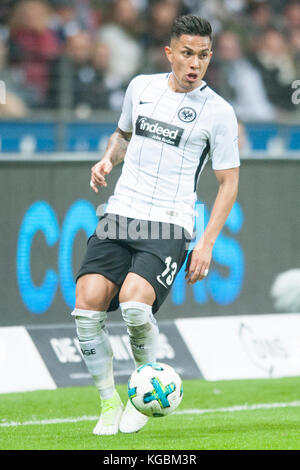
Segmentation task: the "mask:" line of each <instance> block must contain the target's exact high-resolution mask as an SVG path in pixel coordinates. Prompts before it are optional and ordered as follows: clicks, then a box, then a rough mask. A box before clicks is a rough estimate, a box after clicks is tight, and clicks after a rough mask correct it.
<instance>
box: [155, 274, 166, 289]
mask: <svg viewBox="0 0 300 470" xmlns="http://www.w3.org/2000/svg"><path fill="white" fill-rule="evenodd" d="M156 279H157V280H158V282H159V283H160V284H161V285H162V286H164V287H165V288H166V289H168V286H166V284H165V283H164V282H163V281H162V280H161V278H160V276H156Z"/></svg>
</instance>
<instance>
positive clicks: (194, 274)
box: [185, 246, 212, 284]
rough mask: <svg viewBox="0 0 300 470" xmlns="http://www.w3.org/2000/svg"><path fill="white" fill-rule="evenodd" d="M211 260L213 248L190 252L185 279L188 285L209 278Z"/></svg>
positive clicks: (197, 249)
mask: <svg viewBox="0 0 300 470" xmlns="http://www.w3.org/2000/svg"><path fill="white" fill-rule="evenodd" d="M211 258H212V248H207V247H204V246H203V247H202V248H194V249H193V251H191V252H190V254H189V256H188V260H187V263H186V268H185V272H186V275H185V279H186V280H187V282H188V284H195V282H197V281H202V279H204V278H205V277H206V276H207V274H208V271H209V266H210V263H211Z"/></svg>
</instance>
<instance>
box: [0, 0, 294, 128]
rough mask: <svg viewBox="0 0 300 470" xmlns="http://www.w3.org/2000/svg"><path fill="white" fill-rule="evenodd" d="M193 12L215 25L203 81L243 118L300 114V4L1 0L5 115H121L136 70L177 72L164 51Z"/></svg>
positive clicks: (278, 0) (0, 111) (283, 0)
mask: <svg viewBox="0 0 300 470" xmlns="http://www.w3.org/2000/svg"><path fill="white" fill-rule="evenodd" d="M186 13H193V14H197V15H200V16H204V17H205V18H207V19H209V20H210V21H211V23H212V26H213V32H214V44H213V51H214V55H213V59H212V61H211V64H210V67H209V69H208V72H207V75H206V78H205V80H206V81H207V82H208V84H209V85H210V86H211V87H212V88H213V89H214V90H215V91H217V92H218V93H220V94H221V95H222V96H223V97H224V98H225V99H227V100H228V101H229V102H230V103H231V104H232V105H233V106H234V108H235V110H236V113H237V115H238V118H239V119H240V120H242V121H276V120H282V119H293V118H294V117H295V116H299V106H295V104H293V102H292V99H291V96H292V92H293V90H292V83H293V82H294V81H295V80H297V79H300V73H299V72H300V60H299V58H300V3H299V1H296V0H270V1H259V0H48V1H46V0H1V3H0V80H2V81H4V82H5V85H6V90H7V98H6V104H5V105H3V104H2V105H1V106H0V116H2V117H13V118H18V117H26V116H29V115H30V114H31V113H34V112H35V111H38V110H41V109H47V110H51V111H52V112H59V111H60V110H63V111H66V110H69V111H71V112H74V113H75V115H77V116H78V117H89V116H90V115H91V113H93V112H98V111H101V110H102V111H103V110H110V111H119V110H120V107H121V105H122V99H123V95H124V91H125V89H126V87H127V85H128V83H129V81H130V79H131V78H132V77H133V76H135V75H136V74H140V73H156V72H165V71H169V70H170V67H169V64H168V63H167V60H166V58H165V55H164V53H163V47H164V46H165V45H167V44H168V42H169V33H170V26H171V24H172V22H173V19H174V17H175V16H177V15H178V14H186Z"/></svg>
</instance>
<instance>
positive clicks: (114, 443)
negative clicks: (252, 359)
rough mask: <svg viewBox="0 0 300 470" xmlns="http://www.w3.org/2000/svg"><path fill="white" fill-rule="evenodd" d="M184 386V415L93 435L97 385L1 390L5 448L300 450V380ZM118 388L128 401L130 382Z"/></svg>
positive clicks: (0, 429) (0, 431) (1, 445)
mask: <svg viewBox="0 0 300 470" xmlns="http://www.w3.org/2000/svg"><path fill="white" fill-rule="evenodd" d="M183 386H184V396H183V400H182V403H181V405H180V407H179V408H178V410H177V411H178V412H180V413H177V414H173V415H170V416H167V417H164V418H151V419H150V420H149V422H148V424H147V426H146V427H145V428H143V429H142V430H141V431H140V432H138V433H135V434H128V435H127V434H121V433H119V434H117V435H115V436H106V437H104V436H94V435H93V434H92V430H93V427H94V425H95V423H96V417H97V415H99V412H100V400H99V397H98V393H97V391H96V390H95V388H94V387H81V388H79V387H78V388H75V387H72V388H64V389H57V390H52V391H36V392H26V393H11V394H4V395H0V449H1V450H61V449H65V450H73V449H78V450H88V449H90V450H93V449H94V450H125V449H126V450H137V449H143V450H202V449H203V450H207V449H209V450H228V449H234V450H246V449H249V450H299V449H300V425H299V423H300V392H299V390H300V377H292V378H283V379H259V380H235V381H219V382H206V381H204V380H189V381H184V383H183ZM118 390H119V392H120V394H121V397H122V399H123V400H124V402H125V400H126V386H125V385H124V386H118ZM254 405H259V406H257V407H256V406H254ZM239 406H240V407H241V408H238V407H239ZM199 410H200V411H199ZM51 420H52V421H51Z"/></svg>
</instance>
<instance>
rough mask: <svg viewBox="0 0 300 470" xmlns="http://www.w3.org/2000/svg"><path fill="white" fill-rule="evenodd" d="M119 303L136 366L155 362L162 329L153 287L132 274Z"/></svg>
mask: <svg viewBox="0 0 300 470" xmlns="http://www.w3.org/2000/svg"><path fill="white" fill-rule="evenodd" d="M119 300H120V307H121V312H122V317H123V319H124V321H125V323H126V326H127V331H128V334H129V340H130V345H131V349H132V354H133V358H134V361H135V366H136V367H139V366H140V365H142V364H145V363H146V362H155V360H156V351H157V341H158V327H157V322H156V320H155V318H154V317H153V314H152V305H153V303H154V301H155V291H154V289H153V287H152V285H151V284H150V283H149V282H148V281H147V280H146V279H144V278H143V277H141V276H139V275H138V274H136V273H133V272H130V273H128V275H127V276H126V278H125V281H124V283H123V285H122V288H121V290H120V294H119Z"/></svg>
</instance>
